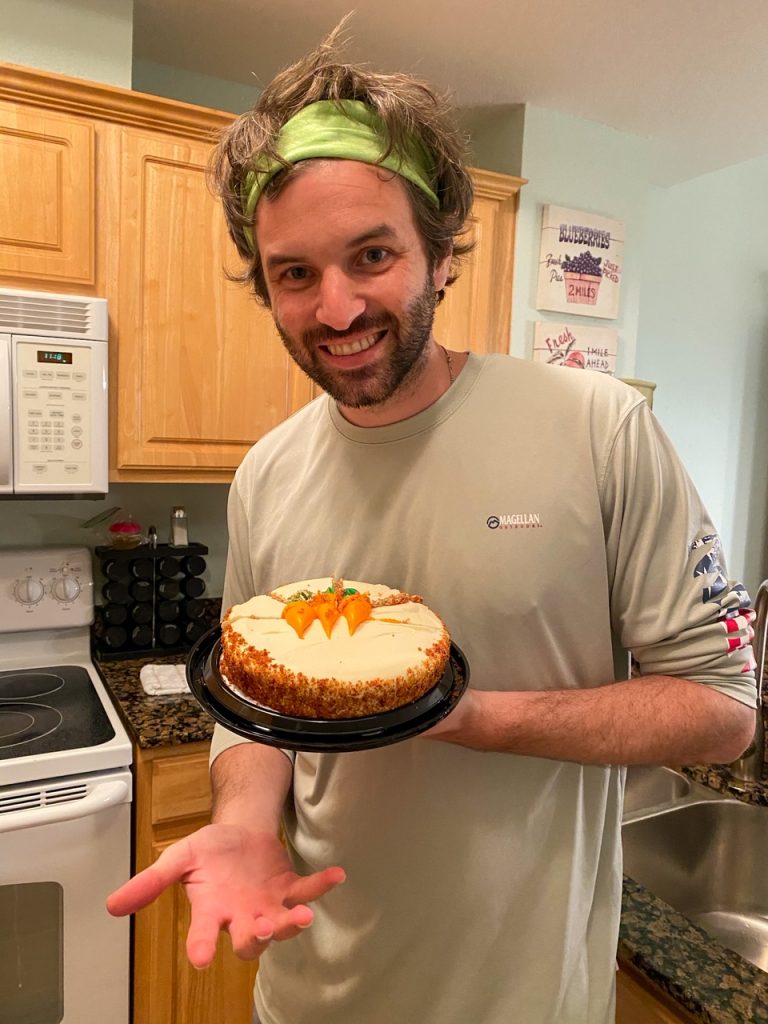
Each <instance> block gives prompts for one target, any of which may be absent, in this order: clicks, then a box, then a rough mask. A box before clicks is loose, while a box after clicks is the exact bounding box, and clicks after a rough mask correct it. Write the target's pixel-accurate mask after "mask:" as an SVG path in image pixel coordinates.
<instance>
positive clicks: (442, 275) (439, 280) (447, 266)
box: [432, 244, 453, 292]
mask: <svg viewBox="0 0 768 1024" xmlns="http://www.w3.org/2000/svg"><path fill="white" fill-rule="evenodd" d="M452 259H453V245H452V244H451V245H449V246H448V251H447V252H446V254H445V256H443V258H442V259H441V260H440V261H439V263H437V265H436V266H435V269H434V271H433V273H432V281H433V284H434V286H435V291H436V292H441V291H442V290H443V288H445V282H446V281H447V280H448V275H449V274H450V271H451V260H452Z"/></svg>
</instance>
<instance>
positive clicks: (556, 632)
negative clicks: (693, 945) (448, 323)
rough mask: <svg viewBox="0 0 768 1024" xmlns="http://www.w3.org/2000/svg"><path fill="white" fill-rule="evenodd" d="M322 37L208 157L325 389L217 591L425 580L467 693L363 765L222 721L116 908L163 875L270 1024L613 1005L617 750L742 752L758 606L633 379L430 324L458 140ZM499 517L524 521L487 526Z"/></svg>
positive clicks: (230, 212) (648, 756) (450, 212)
mask: <svg viewBox="0 0 768 1024" xmlns="http://www.w3.org/2000/svg"><path fill="white" fill-rule="evenodd" d="M334 45H335V39H334V38H333V37H331V38H330V39H329V40H328V41H327V42H326V43H325V44H324V45H323V46H321V47H320V48H319V50H318V51H317V52H316V53H314V54H311V55H310V56H309V57H307V58H306V59H305V60H303V61H300V62H299V63H298V64H297V65H295V66H293V67H292V68H289V69H288V70H286V71H285V72H283V73H281V75H279V76H278V77H277V78H276V79H275V81H274V82H273V83H271V84H270V85H269V86H268V87H267V89H266V90H265V92H264V93H263V94H262V96H261V97H260V99H259V102H258V104H257V106H256V108H255V111H254V112H253V113H251V114H249V115H246V116H244V117H243V118H242V119H240V120H239V121H238V122H236V123H235V125H234V126H233V127H232V129H231V130H230V131H229V132H228V134H227V136H226V137H225V138H224V139H223V140H222V143H221V145H220V147H219V151H218V161H217V176H218V180H219V182H220V187H221V190H222V194H223V196H224V203H225V209H226V211H227V216H228V220H229V225H230V230H231V233H232V235H233V238H234V240H235V242H236V243H237V245H238V248H239V250H240V252H241V254H242V255H243V256H244V257H245V258H246V260H247V262H248V271H247V277H248V279H249V280H250V281H251V283H252V285H253V287H254V289H255V291H256V293H257V295H258V296H259V297H260V298H261V299H262V300H263V301H264V302H266V303H267V304H268V305H269V307H270V309H271V311H272V314H273V317H274V319H275V323H276V324H277V326H278V329H279V330H280V333H281V335H282V337H283V340H284V342H285V344H286V347H287V348H288V351H289V352H290V353H291V355H292V357H293V358H294V359H295V360H296V362H297V363H298V364H299V365H300V366H302V367H303V368H304V369H305V370H306V372H307V373H308V374H310V376H312V377H313V378H314V379H315V380H316V381H317V382H318V383H319V384H320V385H321V386H322V388H323V389H324V390H325V391H326V392H327V393H328V396H330V397H325V396H324V397H322V398H320V399H318V400H317V401H316V402H314V403H312V404H311V405H310V406H309V407H308V408H307V409H305V410H303V411H302V412H300V413H299V414H297V415H296V416H294V417H292V418H291V419H290V420H289V421H288V422H287V423H285V424H283V425H282V426H281V427H279V428H278V429H277V430H276V431H274V432H273V433H272V434H271V435H269V436H268V437H267V438H265V439H264V440H263V441H261V442H259V444H257V445H256V446H255V447H254V449H253V450H252V451H251V452H250V453H249V455H248V456H247V457H246V459H245V460H244V462H243V464H242V466H241V467H240V469H239V471H238V473H237V476H236V479H235V481H234V483H233V486H232V490H231V494H230V504H229V530H230V550H229V558H228V564H227V575H226V583H225V594H224V599H223V600H224V606H225V608H226V607H228V606H229V605H231V604H232V603H235V602H240V601H244V600H246V599H247V598H249V597H250V596H252V595H253V594H257V593H261V592H264V591H268V590H270V589H272V588H273V587H275V586H277V585H279V584H281V583H285V582H289V581H291V580H295V579H306V578H312V577H316V576H323V575H330V574H338V575H342V576H347V577H352V578H359V579H369V580H372V581H379V582H383V583H387V584H390V585H393V586H396V587H401V588H402V589H405V590H408V591H411V592H418V593H420V594H422V595H423V596H424V598H425V601H426V602H427V603H428V604H429V605H430V606H431V607H433V608H435V609H436V610H437V611H438V612H439V613H440V614H441V615H442V616H443V618H444V619H445V620H446V622H447V624H448V626H449V628H450V629H451V631H452V633H453V635H454V637H455V639H456V641H457V642H458V644H459V646H460V647H461V648H462V649H463V650H464V651H465V653H466V654H467V656H468V660H469V663H470V666H471V672H472V684H473V685H472V688H471V689H470V690H469V691H468V692H467V694H466V695H465V697H464V698H463V699H462V701H461V702H460V703H459V705H458V707H457V709H456V710H455V711H454V712H453V713H452V714H451V715H449V716H448V718H447V719H445V720H444V721H443V722H442V723H441V724H440V725H438V726H436V727H435V728H434V729H432V730H431V731H430V732H429V733H428V734H427V735H425V736H422V737H419V738H416V739H411V740H408V741H406V742H403V743H400V744H397V745H394V746H391V747H384V748H381V749H377V750H370V751H364V752H357V753H349V754H303V753H302V754H297V755H296V756H295V758H292V759H291V758H289V756H288V755H287V754H285V753H283V752H282V751H279V750H276V749H273V748H269V747H265V746H261V745H258V744H254V743H249V742H244V741H242V740H240V739H239V738H238V737H235V736H231V735H228V734H227V733H226V732H225V731H224V730H221V729H218V728H217V732H216V736H215V738H214V743H213V748H212V769H211V772H212V780H213V786H214V792H215V808H214V824H212V825H211V826H208V827H207V828H205V829H202V830H201V831H200V832H198V833H196V834H195V835H194V836H192V837H190V838H189V839H186V840H183V841H182V842H181V843H179V844H177V845H176V846H175V847H172V848H171V849H170V850H168V851H167V852H165V853H164V854H163V855H162V857H161V858H160V859H159V860H158V862H157V864H156V865H155V866H153V867H151V868H149V869H148V870H147V871H145V872H143V873H142V874H141V875H139V876H137V877H136V878H135V879H133V880H132V881H131V882H129V883H127V885H126V886H124V887H123V888H122V889H121V890H119V891H118V893H116V894H114V895H113V897H112V898H111V900H110V909H111V910H112V912H114V913H129V912H132V911H133V910H135V909H138V908H139V907H141V906H144V905H146V903H148V902H150V901H151V900H152V899H154V898H155V897H156V896H157V895H158V894H159V893H160V892H161V891H162V890H163V889H164V888H165V887H166V886H168V885H170V884H172V883H173V882H174V881H176V880H181V881H182V882H183V883H184V885H185V886H186V891H187V894H188V896H189V899H190V902H191V906H192V923H191V927H190V932H189V937H188V944H187V949H188V954H189V958H190V960H191V961H192V963H193V964H195V965H196V966H204V965H206V964H207V963H209V962H210V960H211V959H212V956H213V952H214V946H215V942H216V939H217V935H218V932H219V930H227V931H228V932H229V935H230V938H231V941H232V945H233V947H234V949H235V951H236V953H238V955H240V956H241V957H243V958H245V959H252V958H255V957H258V956H261V963H260V969H259V973H258V981H257V991H256V1009H257V1013H258V1015H259V1018H260V1020H261V1021H262V1024H310V1022H311V1024H402V1022H406V1021H407V1022H411V1021H412V1022H418V1024H509V1022H510V1021H516V1022H520V1024H552V1022H557V1024H608V1022H609V1021H611V1020H612V1019H613V1013H614V1009H613V1007H614V973H615V955H616V944H617V932H618V921H619V910H620V895H621V857H620V822H621V805H622V788H623V769H622V768H621V767H620V766H622V765H627V764H644V763H650V764H654V763H664V762H674V763H676V764H680V763H696V762H727V761H731V760H733V759H735V758H736V757H737V756H738V755H739V754H740V753H741V752H742V750H743V749H744V748H745V747H746V746H747V744H748V742H749V740H750V739H751V735H752V730H753V726H754V706H755V688H754V679H753V675H752V671H751V666H752V662H751V651H750V647H749V638H750V635H751V632H750V627H749V623H750V621H751V618H752V612H751V611H750V610H749V608H748V599H747V598H746V595H745V593H744V591H743V588H741V587H739V586H738V585H734V584H731V583H729V582H728V580H727V577H726V576H725V574H724V568H723V561H722V558H721V556H720V552H719V541H718V539H717V535H716V532H715V530H714V528H713V526H712V525H711V523H710V522H709V519H708V517H707V515H706V512H705V511H704V510H703V508H702V507H701V503H700V501H699V499H698V497H697V496H696V494H695V492H694V491H693V488H692V487H691V485H690V482H689V481H688V479H687V477H686V476H685V473H684V471H683V470H682V468H681V467H680V465H679V462H678V460H677V458H676V456H675V455H674V453H673V452H672V450H671V449H670V446H669V443H668V442H667V440H666V439H665V438H664V436H663V435H662V434H661V432H660V431H659V429H658V427H657V425H656V424H655V422H654V420H653V418H652V416H651V414H650V412H649V410H648V408H647V405H646V404H645V402H644V401H643V400H642V399H641V398H640V396H639V395H637V394H636V393H635V392H634V391H631V390H630V389H629V388H626V387H625V386H624V385H622V384H621V383H619V382H616V381H613V380H610V379H606V378H604V377H603V376H602V375H599V374H588V373H577V372H574V371H571V370H565V369H560V368H551V367H546V366H542V365H540V364H535V363H532V362H526V361H519V360H514V359H510V358H509V357H501V356H496V357H488V358H481V357H478V356H474V355H470V354H468V353H466V352H465V353H458V352H452V353H450V352H446V351H445V350H444V349H443V348H442V347H441V346H440V345H439V344H438V343H437V341H436V339H435V338H434V336H433V334H432V318H433V313H434V308H435V305H436V302H437V301H438V299H439V297H440V296H441V294H442V292H443V289H444V288H445V287H446V286H447V285H448V284H449V283H450V280H451V273H452V257H453V256H455V254H456V253H457V252H458V253H459V254H460V253H461V251H462V246H461V245H460V244H459V242H458V241H457V239H458V238H459V236H460V233H461V230H462V229H463V227H464V224H465V221H466V217H467V213H468V211H469V208H470V204H471V187H470V184H469V178H468V175H467V172H466V169H465V168H464V166H463V163H462V160H461V150H460V145H459V141H458V135H457V134H456V132H455V129H454V128H453V127H452V126H451V124H450V122H449V121H448V120H447V115H446V112H445V109H444V108H443V105H442V101H440V100H439V99H438V98H436V97H435V96H434V95H433V94H432V93H431V92H430V91H429V90H428V89H426V87H424V86H423V85H421V84H420V83H415V82H413V81H412V80H410V79H406V78H404V77H402V76H378V75H374V74H372V73H370V72H368V71H366V70H364V69H360V68H355V67H350V66H347V65H344V64H341V63H339V60H338V58H337V57H336V55H335V53H334ZM464 249H465V247H464ZM517 513H529V514H533V513H535V515H530V517H529V518H527V520H526V521H528V522H531V521H535V522H536V523H537V524H540V525H537V527H536V528H528V529H526V528H522V529H519V530H516V529H509V530H508V529H500V528H496V527H498V526H499V522H500V519H501V516H502V515H505V516H506V515H514V514H517ZM522 518H523V519H525V517H522ZM707 556H711V561H706V558H707ZM703 560H705V561H706V565H705V569H706V571H704V572H703V573H702V571H701V566H702V565H703V564H705V561H703ZM628 650H631V651H632V653H633V655H634V658H635V659H636V661H637V663H638V665H639V666H640V671H641V673H642V674H641V675H639V676H637V677H635V678H632V679H630V680H626V679H625V678H624V677H625V675H626V673H625V672H624V673H623V672H622V669H621V666H622V664H624V665H626V662H627V658H626V655H623V656H622V655H621V653H620V652H621V651H625V652H626V651H628ZM281 822H282V826H283V828H284V830H285V838H286V847H283V845H281V843H280V841H279V839H278V833H279V830H280V826H281ZM345 873H346V881H344V880H345ZM342 882H344V884H343V885H342V884H341V883H342ZM310 902H314V910H313V909H311V908H310V907H309V906H308V904H309V903H310ZM262 954H263V956H262Z"/></svg>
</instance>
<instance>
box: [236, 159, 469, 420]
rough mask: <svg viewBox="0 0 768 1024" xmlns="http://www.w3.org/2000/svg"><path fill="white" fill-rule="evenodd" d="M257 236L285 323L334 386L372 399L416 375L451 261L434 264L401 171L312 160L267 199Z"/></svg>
mask: <svg viewBox="0 0 768 1024" xmlns="http://www.w3.org/2000/svg"><path fill="white" fill-rule="evenodd" d="M256 241H257V244H258V247H259V253H260V255H261V259H262V263H263V266H264V273H265V277H266V281H267V287H268V289H269V297H270V302H271V307H272V315H273V317H274V320H275V324H276V326H277V329H278V331H279V332H280V335H281V337H282V339H283V342H284V343H285V346H286V348H287V350H288V352H289V353H290V355H291V357H292V358H293V359H294V360H295V361H296V362H297V363H298V365H299V366H300V367H301V368H302V369H303V370H304V372H305V373H306V374H307V375H308V376H309V377H311V378H312V380H314V381H315V382H316V383H317V384H318V385H319V386H320V387H321V388H323V390H324V391H327V392H328V394H330V395H331V397H332V398H334V399H335V400H336V401H337V402H339V403H340V404H341V405H342V406H347V407H349V408H361V407H365V406H371V405H378V404H380V403H382V402H386V401H387V400H388V399H391V398H392V397H393V396H397V395H398V394H399V393H401V392H402V391H403V389H405V388H408V387H412V386H413V385H414V384H415V382H416V381H417V380H418V377H419V375H420V373H421V372H422V371H423V369H424V362H425V358H426V352H427V347H428V344H429V340H430V337H431V331H432V321H433V318H434V311H435V302H436V292H437V289H438V288H440V287H442V284H443V283H444V276H445V274H447V270H448V262H449V261H448V260H445V261H444V264H443V263H441V265H440V267H439V268H437V269H436V270H435V271H434V272H432V271H430V269H429V267H428V266H427V260H426V257H425V254H424V250H423V246H422V244H421V239H420V237H419V234H418V231H417V229H416V226H415V223H414V220H413V214H412V211H411V206H410V202H409V200H408V195H407V192H406V189H405V187H404V185H403V182H402V180H401V179H400V178H399V177H398V176H396V175H392V174H390V173H389V172H383V173H382V172H381V171H380V170H378V169H377V168H375V167H372V166H369V165H368V164H362V163H358V162H356V161H348V160H322V161H313V162H312V163H311V164H307V165H306V166H305V167H303V168H302V169H301V172H300V173H299V174H297V175H296V177H295V178H293V179H292V180H291V181H289V182H288V183H287V184H286V185H285V186H284V188H283V190H282V191H281V192H280V194H279V195H278V196H277V198H276V199H274V200H266V199H262V200H261V201H260V203H259V205H258V207H257V218H256Z"/></svg>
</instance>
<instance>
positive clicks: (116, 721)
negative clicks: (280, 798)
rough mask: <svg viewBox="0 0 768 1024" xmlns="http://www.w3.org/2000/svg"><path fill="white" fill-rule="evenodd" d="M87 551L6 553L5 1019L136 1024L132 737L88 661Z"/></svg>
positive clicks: (0, 612)
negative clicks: (115, 893) (121, 913)
mask: <svg viewBox="0 0 768 1024" xmlns="http://www.w3.org/2000/svg"><path fill="white" fill-rule="evenodd" d="M92 621H93V575H92V569H91V555H90V552H89V551H88V550H87V549H85V548H63V547H57V548H23V549H22V548H16V549H13V548H6V549H0V921H2V922H3V928H2V929H0V993H2V997H1V1000H0V1001H1V1002H2V1007H3V1009H2V1014H0V1016H2V1020H3V1021H4V1022H5V1024H26V1022H28V1021H35V1022H36V1024H49V1022H50V1024H60V1022H61V1024H97V1022H99V1024H100V1022H101V1021H102V1020H105V1019H108V1020H110V1021H113V1022H115V1024H127V1022H128V1013H129V994H128V993H129V925H128V920H127V919H115V918H111V917H110V916H109V915H108V913H107V911H106V909H105V907H104V901H105V899H106V897H107V896H108V895H109V893H110V892H111V891H112V890H113V889H115V888H117V886H119V885H121V884H122V883H123V882H124V881H125V880H126V879H127V878H128V876H129V872H130V848H131V808H130V803H131V795H132V777H131V771H130V764H131V760H132V758H131V742H130V739H129V738H128V735H127V733H126V731H125V729H124V727H123V725H122V724H121V722H120V718H119V716H118V714H117V712H116V710H115V708H114V706H113V705H112V702H111V700H110V697H109V695H108V693H107V690H106V688H105V686H104V684H103V682H102V681H101V679H100V677H99V675H98V673H97V672H96V669H95V668H94V666H93V664H92V662H91V657H90V631H89V627H90V624H91V622H92Z"/></svg>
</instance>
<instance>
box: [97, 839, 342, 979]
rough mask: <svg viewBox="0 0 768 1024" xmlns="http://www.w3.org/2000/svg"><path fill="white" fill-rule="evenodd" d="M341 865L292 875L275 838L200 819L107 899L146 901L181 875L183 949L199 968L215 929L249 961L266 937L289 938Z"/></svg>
mask: <svg viewBox="0 0 768 1024" xmlns="http://www.w3.org/2000/svg"><path fill="white" fill-rule="evenodd" d="M345 877H346V876H345V874H344V871H343V870H342V868H339V867H331V868H326V869H325V870H323V871H318V872H316V873H315V874H312V875H307V876H305V877H302V876H300V875H297V874H296V872H295V871H294V870H293V867H292V865H291V863H290V861H289V859H288V854H287V853H286V851H285V848H284V847H283V845H282V843H281V842H280V841H279V839H278V838H277V837H276V836H275V835H273V834H271V833H267V832H257V831H253V830H251V829H247V828H243V827H242V826H240V825H224V824H217V825H206V826H205V828H201V829H199V831H197V832H194V833H192V835H190V836H187V837H186V838H184V839H181V840H180V841H179V842H178V843H175V844H174V845H173V846H169V847H168V849H166V850H164V851H163V853H162V854H161V855H160V856H159V857H158V859H157V860H156V861H155V863H154V864H152V865H151V866H150V867H148V868H146V869H145V870H144V871H141V872H140V873H139V874H138V875H135V876H134V877H133V878H131V879H130V880H129V881H128V882H126V883H125V885H123V886H121V887H120V888H119V889H117V890H116V891H115V892H113V893H112V895H111V896H110V897H109V898H108V900H107V910H108V911H109V912H110V914H114V915H115V916H117V917H121V916H123V915H125V914H132V913H134V912H135V911H137V910H141V909H142V907H146V906H147V905H148V904H149V903H151V902H152V901H153V900H155V899H157V897H158V896H159V895H160V894H161V893H162V892H164V891H165V889H167V888H168V887H169V886H170V885H172V884H173V883H174V882H181V883H182V885H183V886H184V888H185V890H186V894H187V898H188V899H189V903H190V908H191V911H192V919H191V923H190V926H189V933H188V935H187V956H188V957H189V961H190V963H191V964H192V965H193V966H194V967H207V966H208V964H210V963H211V961H212V960H213V958H214V956H215V953H216V943H217V940H218V936H219V932H220V931H228V932H229V936H230V939H231V941H232V948H233V950H234V951H235V953H236V954H237V956H239V957H240V958H241V959H243V960H255V959H256V958H257V957H259V956H260V955H261V954H262V952H263V951H264V950H265V949H266V947H267V946H268V945H269V943H270V942H280V941H282V940H284V939H290V938H293V937H294V936H295V935H296V934H297V933H298V932H299V931H300V930H301V929H302V928H308V927H309V926H310V924H311V923H312V919H313V917H314V914H313V913H312V910H311V909H310V908H309V907H308V906H306V904H307V903H310V902H312V900H316V899H318V898H319V897H320V896H323V895H324V894H325V893H327V892H328V891H329V890H330V889H332V888H334V886H336V885H339V884H340V883H341V882H343V881H344V879H345Z"/></svg>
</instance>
